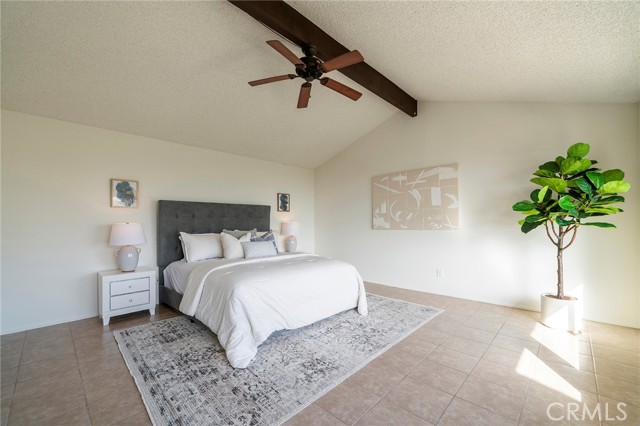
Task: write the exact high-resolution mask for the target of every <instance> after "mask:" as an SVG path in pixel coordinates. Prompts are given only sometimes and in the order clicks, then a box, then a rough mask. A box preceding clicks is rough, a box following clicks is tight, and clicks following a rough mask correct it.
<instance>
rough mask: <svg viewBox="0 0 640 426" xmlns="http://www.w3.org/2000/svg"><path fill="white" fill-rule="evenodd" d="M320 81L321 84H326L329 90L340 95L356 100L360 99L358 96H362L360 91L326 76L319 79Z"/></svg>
mask: <svg viewBox="0 0 640 426" xmlns="http://www.w3.org/2000/svg"><path fill="white" fill-rule="evenodd" d="M320 83H322V85H323V86H326V87H328V88H329V89H331V90H335V91H336V92H338V93H340V94H341V95H344V96H346V97H347V98H349V99H352V100H354V101H357V100H358V99H360V96H362V93H360V92H358V91H357V90H354V89H352V88H351V87H349V86H345V85H344V84H342V83H339V82H337V81H335V80H332V79H330V78H328V77H325V78H322V79H320Z"/></svg>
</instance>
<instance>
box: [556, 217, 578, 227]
mask: <svg viewBox="0 0 640 426" xmlns="http://www.w3.org/2000/svg"><path fill="white" fill-rule="evenodd" d="M556 223H557V224H558V225H560V226H569V225H573V224H574V223H576V221H575V220H565V219H564V218H562V217H560V216H557V217H556Z"/></svg>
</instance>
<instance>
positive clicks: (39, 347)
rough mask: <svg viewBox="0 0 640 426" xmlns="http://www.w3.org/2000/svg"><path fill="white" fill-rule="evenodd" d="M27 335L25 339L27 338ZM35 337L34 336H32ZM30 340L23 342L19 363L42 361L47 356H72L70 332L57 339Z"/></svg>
mask: <svg viewBox="0 0 640 426" xmlns="http://www.w3.org/2000/svg"><path fill="white" fill-rule="evenodd" d="M28 338H29V337H28V335H27V339H28ZM33 339H35V338H33ZM33 339H32V340H31V341H28V340H27V342H26V343H25V344H24V349H23V351H22V359H21V360H20V363H21V364H27V363H30V362H37V361H43V360H45V359H48V358H54V357H59V356H66V357H73V356H74V353H73V352H74V350H73V340H72V339H71V334H69V335H68V336H66V337H61V338H60V339H59V340H44V341H37V340H33Z"/></svg>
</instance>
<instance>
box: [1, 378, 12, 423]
mask: <svg viewBox="0 0 640 426" xmlns="http://www.w3.org/2000/svg"><path fill="white" fill-rule="evenodd" d="M14 391H15V385H6V386H2V388H0V412H3V413H4V412H6V413H9V409H10V408H11V404H12V403H13V392H14ZM6 420H9V416H8V415H7V419H6Z"/></svg>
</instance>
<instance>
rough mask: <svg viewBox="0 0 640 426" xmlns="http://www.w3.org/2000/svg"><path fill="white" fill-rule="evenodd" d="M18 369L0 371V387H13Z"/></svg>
mask: <svg viewBox="0 0 640 426" xmlns="http://www.w3.org/2000/svg"><path fill="white" fill-rule="evenodd" d="M18 368H19V367H8V368H3V369H2V370H1V372H0V387H5V386H8V385H13V384H15V383H16V380H17V379H18Z"/></svg>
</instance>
